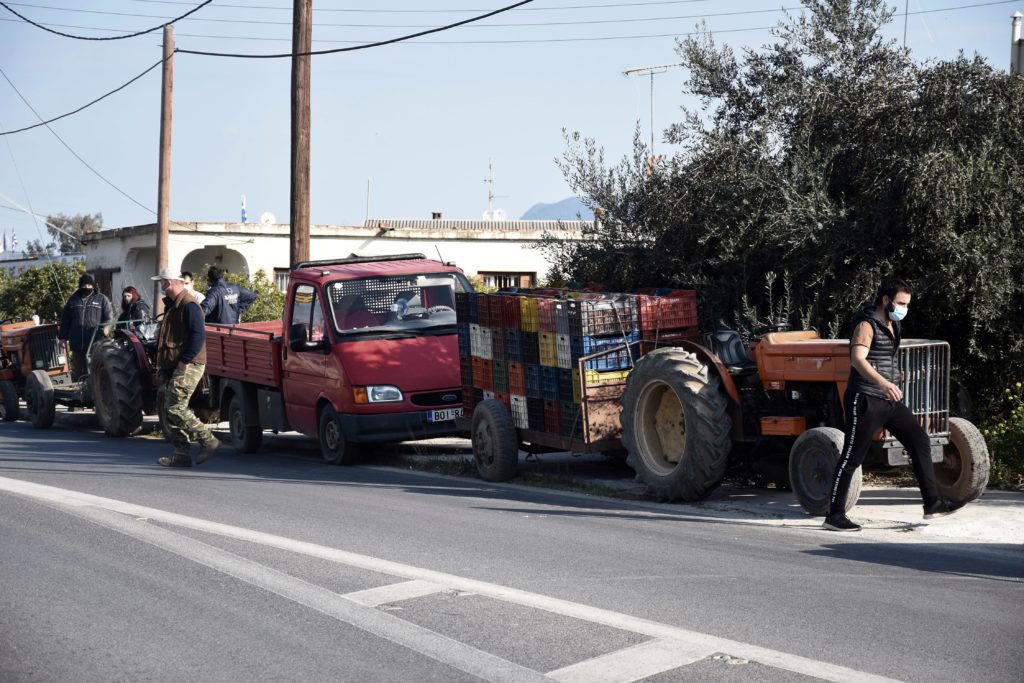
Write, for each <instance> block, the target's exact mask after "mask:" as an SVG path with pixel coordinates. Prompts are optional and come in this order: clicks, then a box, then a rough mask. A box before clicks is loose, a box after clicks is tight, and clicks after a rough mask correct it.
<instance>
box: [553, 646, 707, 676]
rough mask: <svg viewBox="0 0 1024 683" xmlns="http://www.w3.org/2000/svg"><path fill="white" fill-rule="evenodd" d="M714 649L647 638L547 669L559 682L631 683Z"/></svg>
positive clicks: (702, 657) (693, 660)
mask: <svg viewBox="0 0 1024 683" xmlns="http://www.w3.org/2000/svg"><path fill="white" fill-rule="evenodd" d="M714 652H715V651H714V650H708V649H707V648H701V647H693V646H692V645H691V644H690V643H686V642H680V641H678V640H649V641H647V642H646V643H640V644H639V645H634V646H633V647H627V648H624V649H622V650H618V651H616V652H610V653H608V654H606V655H601V656H600V657H594V658H593V659H587V660H584V661H582V662H578V663H576V664H573V665H571V666H567V667H564V668H561V669H558V670H556V671H549V672H548V678H554V679H555V680H557V681H561V682H562V683H630V681H639V680H641V679H643V678H647V677H648V676H654V675H655V674H660V673H662V672H664V671H671V670H672V669H675V668H678V667H680V666H686V665H687V664H692V663H694V662H699V661H700V660H702V659H704V658H705V657H708V656H709V655H712V654H714Z"/></svg>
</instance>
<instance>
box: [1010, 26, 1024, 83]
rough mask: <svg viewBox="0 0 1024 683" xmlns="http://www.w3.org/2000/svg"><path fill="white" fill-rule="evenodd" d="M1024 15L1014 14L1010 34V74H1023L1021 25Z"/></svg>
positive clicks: (1023, 45) (1023, 43) (1023, 46)
mask: <svg viewBox="0 0 1024 683" xmlns="http://www.w3.org/2000/svg"><path fill="white" fill-rule="evenodd" d="M1022 17H1024V14H1021V13H1020V12H1014V13H1013V16H1012V19H1013V24H1012V28H1011V33H1010V74H1020V73H1021V56H1022V55H1021V51H1022V50H1024V42H1022V41H1021V39H1020V23H1021V18H1022Z"/></svg>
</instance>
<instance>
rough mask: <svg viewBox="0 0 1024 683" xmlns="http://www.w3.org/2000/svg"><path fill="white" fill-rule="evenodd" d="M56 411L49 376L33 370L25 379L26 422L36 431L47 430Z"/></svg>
mask: <svg viewBox="0 0 1024 683" xmlns="http://www.w3.org/2000/svg"><path fill="white" fill-rule="evenodd" d="M56 411H57V403H56V400H55V399H54V396H53V382H51V381H50V376H49V375H47V374H46V371H45V370H33V371H32V372H31V374H29V376H28V377H26V378H25V412H26V413H27V416H28V421H29V422H31V423H32V426H33V427H35V428H36V429H49V428H50V427H52V426H53V418H54V415H55V414H56Z"/></svg>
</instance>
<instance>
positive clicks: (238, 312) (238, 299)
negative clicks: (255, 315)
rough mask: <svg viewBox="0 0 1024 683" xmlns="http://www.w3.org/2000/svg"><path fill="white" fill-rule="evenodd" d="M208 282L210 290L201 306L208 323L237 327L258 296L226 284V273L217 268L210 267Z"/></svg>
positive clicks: (236, 286)
mask: <svg viewBox="0 0 1024 683" xmlns="http://www.w3.org/2000/svg"><path fill="white" fill-rule="evenodd" d="M206 280H207V282H208V283H209V285H210V288H209V289H208V290H206V298H205V299H203V301H202V303H200V306H201V307H202V309H203V314H204V315H205V316H206V322H208V323H221V324H224V325H235V324H237V323H238V321H239V320H241V319H242V314H243V313H245V311H246V310H247V309H248V308H249V306H252V303H253V302H254V301H256V294H254V293H253V292H250V291H249V290H248V289H245V288H244V287H239V286H238V285H233V284H231V283H228V282H224V272H223V271H222V270H221V269H220V268H218V267H217V266H211V267H210V270H208V271H207V273H206Z"/></svg>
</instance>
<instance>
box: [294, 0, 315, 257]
mask: <svg viewBox="0 0 1024 683" xmlns="http://www.w3.org/2000/svg"><path fill="white" fill-rule="evenodd" d="M312 45H313V0H294V2H293V12H292V208H291V249H290V253H289V258H290V259H291V265H292V266H294V265H295V264H296V263H299V262H301V261H308V260H309V62H310V56H309V55H308V54H306V55H304V56H298V55H301V54H302V53H307V52H309V51H310V50H311V49H312Z"/></svg>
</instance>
